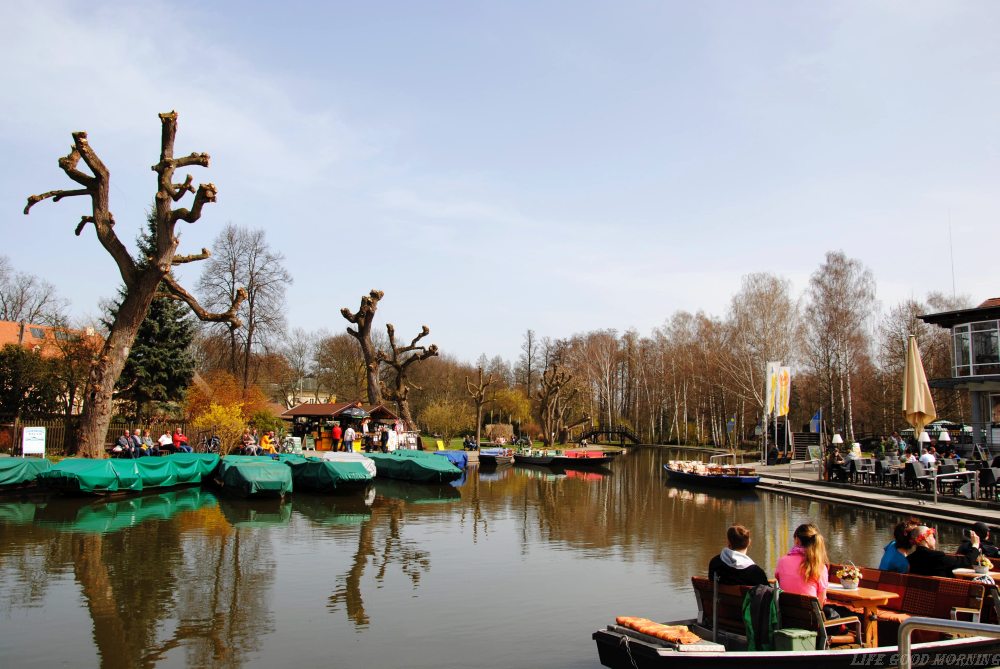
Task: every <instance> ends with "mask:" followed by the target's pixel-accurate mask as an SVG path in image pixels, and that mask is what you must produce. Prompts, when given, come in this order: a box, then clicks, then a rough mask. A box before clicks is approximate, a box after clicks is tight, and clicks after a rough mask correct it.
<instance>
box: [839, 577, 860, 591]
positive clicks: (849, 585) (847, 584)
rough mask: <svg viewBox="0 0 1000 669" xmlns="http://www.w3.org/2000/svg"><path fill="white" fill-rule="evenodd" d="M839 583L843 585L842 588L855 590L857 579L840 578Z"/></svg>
mask: <svg viewBox="0 0 1000 669" xmlns="http://www.w3.org/2000/svg"><path fill="white" fill-rule="evenodd" d="M840 585H842V586H843V587H844V590H857V589H858V581H857V579H851V578H842V579H840Z"/></svg>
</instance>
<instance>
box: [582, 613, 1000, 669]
mask: <svg viewBox="0 0 1000 669" xmlns="http://www.w3.org/2000/svg"><path fill="white" fill-rule="evenodd" d="M668 624H669V625H685V626H687V627H688V629H689V630H691V631H692V632H694V633H695V634H697V635H698V636H701V637H702V638H704V639H709V638H711V634H712V632H711V630H708V629H706V628H704V627H701V626H700V625H699V624H698V623H697V621H695V620H680V621H677V622H673V623H668ZM592 638H593V639H594V641H596V642H597V652H598V655H599V657H600V660H601V664H603V665H604V666H605V667H611V668H612V669H732V668H733V667H766V668H767V669H774V668H780V667H789V668H792V667H795V668H799V667H810V669H841V668H843V669H847V667H895V666H897V665H898V662H899V648H898V647H897V646H879V647H877V648H850V649H843V650H806V651H803V650H796V651H794V652H792V651H739V650H736V651H734V650H726V648H725V646H723V645H721V644H716V643H712V642H704V643H702V644H695V645H689V646H686V647H685V646H680V645H679V644H673V643H670V642H667V641H660V640H659V639H657V638H656V637H651V636H647V635H645V634H642V633H640V632H635V631H633V630H630V629H628V628H625V627H621V626H619V625H608V626H607V628H606V629H601V630H597V631H596V632H594V633H593V635H592ZM998 651H1000V640H998V639H990V638H986V637H976V636H973V637H963V638H958V639H946V640H942V641H931V642H927V643H916V644H913V645H912V646H911V658H914V659H915V660H916V659H917V658H919V666H926V667H930V666H961V667H989V666H995V665H996V662H995V660H998V659H1000V656H998V655H996V653H997V652H998ZM914 665H915V666H917V665H916V662H915V663H914Z"/></svg>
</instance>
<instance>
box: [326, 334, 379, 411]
mask: <svg viewBox="0 0 1000 669" xmlns="http://www.w3.org/2000/svg"><path fill="white" fill-rule="evenodd" d="M313 360H314V362H315V371H316V382H317V385H322V386H323V387H325V388H326V389H327V390H329V391H330V392H331V393H333V394H335V395H336V396H337V397H339V398H341V399H344V400H351V401H353V400H356V399H360V398H361V394H362V393H364V392H365V379H366V373H365V370H366V369H367V365H366V364H365V359H364V357H362V355H361V351H360V350H359V349H358V346H357V344H355V343H354V341H353V340H352V338H351V337H350V336H349V335H347V334H345V333H343V332H341V333H339V334H335V335H332V336H327V337H323V338H322V339H320V340H319V342H317V344H316V352H315V357H314V358H313Z"/></svg>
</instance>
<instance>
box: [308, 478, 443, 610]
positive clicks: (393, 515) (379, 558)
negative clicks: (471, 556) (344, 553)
mask: <svg viewBox="0 0 1000 669" xmlns="http://www.w3.org/2000/svg"><path fill="white" fill-rule="evenodd" d="M390 484H392V485H390ZM411 486H412V488H413V490H409V489H410V487H411ZM439 488H440V489H446V490H450V491H455V489H454V488H452V487H451V486H448V485H441V486H421V485H417V484H408V483H404V482H398V481H379V482H377V483H376V498H375V502H374V503H373V504H372V508H371V516H370V517H369V518H368V519H366V520H365V521H363V522H362V524H361V528H360V530H359V532H358V540H357V548H356V550H355V552H354V559H353V560H352V562H351V565H350V567H349V568H348V570H347V572H346V573H344V574H342V575H340V576H338V577H337V582H336V586H335V588H334V591H333V593H332V594H331V595H330V596H329V598H328V603H327V607H328V609H329V610H330V612H331V613H337V612H339V611H341V610H344V611H345V612H346V613H347V618H348V620H350V621H351V622H352V623H353V624H354V626H355V627H357V628H359V629H364V628H367V627H368V625H369V624H370V622H371V619H370V617H369V615H368V613H367V611H366V610H365V603H364V598H363V596H362V580H363V577H364V575H365V571H366V569H367V568H368V567H369V565H370V566H371V567H372V571H373V578H374V581H375V583H376V587H381V585H382V584H383V583H384V582H385V579H386V573H387V572H388V571H389V568H390V567H391V566H393V565H398V566H399V567H400V569H401V570H402V572H403V574H405V575H406V577H407V578H408V579H409V580H410V583H411V584H412V587H413V589H414V590H416V588H418V587H419V586H420V576H421V574H422V573H424V572H427V571H428V570H429V569H430V552H429V551H427V550H424V549H422V548H420V547H419V544H418V543H417V542H416V541H413V540H411V539H405V538H403V536H402V526H403V519H404V517H405V514H404V511H403V508H404V505H405V503H406V502H405V501H404V500H405V499H406V498H411V499H415V500H417V501H418V503H419V501H428V500H430V501H439V500H440V499H441V498H440V497H438V496H436V495H439V494H444V493H443V492H440V491H438V490H437V489H439ZM390 492H392V493H395V494H396V496H391V495H390V494H389V493H390ZM455 494H456V495H457V494H458V493H457V492H455Z"/></svg>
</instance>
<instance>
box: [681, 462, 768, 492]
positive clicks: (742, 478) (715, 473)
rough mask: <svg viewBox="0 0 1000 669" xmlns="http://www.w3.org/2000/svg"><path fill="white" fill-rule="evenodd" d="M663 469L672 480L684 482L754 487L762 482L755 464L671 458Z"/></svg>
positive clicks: (720, 486) (727, 486)
mask: <svg viewBox="0 0 1000 669" xmlns="http://www.w3.org/2000/svg"><path fill="white" fill-rule="evenodd" d="M717 457H719V456H713V458H712V460H714V459H715V458H717ZM722 457H729V456H722ZM734 458H735V456H734ZM663 469H664V470H665V471H666V472H667V478H669V479H670V480H671V481H681V482H683V483H697V484H700V485H710V486H715V487H719V488H753V487H755V486H756V485H757V484H758V483H760V476H758V475H757V472H756V470H755V469H754V468H753V466H749V465H738V464H732V465H723V464H719V463H717V462H712V461H711V460H710V461H709V462H708V463H707V464H706V463H704V462H697V461H687V460H671V461H670V462H668V463H667V464H665V465H663Z"/></svg>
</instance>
